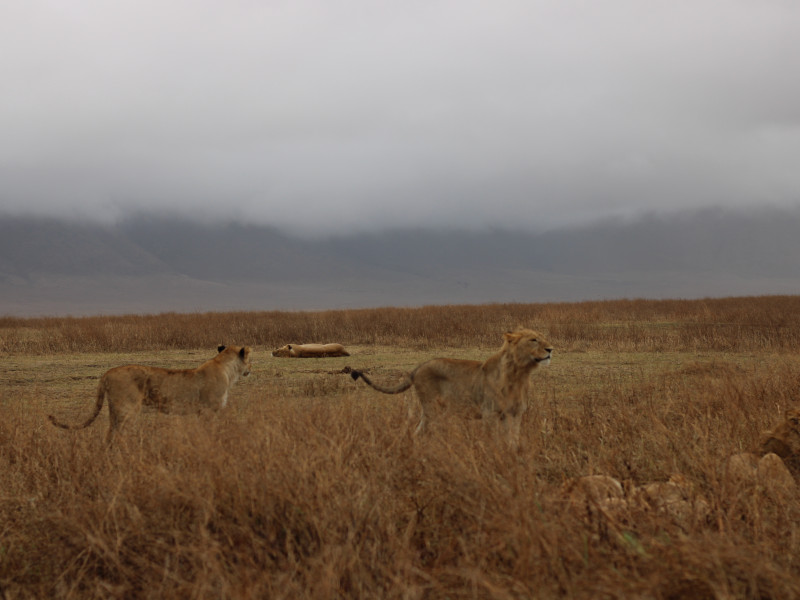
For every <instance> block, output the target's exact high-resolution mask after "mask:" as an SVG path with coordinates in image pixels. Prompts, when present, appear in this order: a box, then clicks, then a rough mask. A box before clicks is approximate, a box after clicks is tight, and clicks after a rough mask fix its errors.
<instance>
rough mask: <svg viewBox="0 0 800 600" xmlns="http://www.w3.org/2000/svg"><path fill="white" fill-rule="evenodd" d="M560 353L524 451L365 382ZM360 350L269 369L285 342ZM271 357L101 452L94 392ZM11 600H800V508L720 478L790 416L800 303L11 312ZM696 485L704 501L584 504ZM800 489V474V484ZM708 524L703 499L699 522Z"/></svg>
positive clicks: (4, 513) (5, 500) (5, 347)
mask: <svg viewBox="0 0 800 600" xmlns="http://www.w3.org/2000/svg"><path fill="white" fill-rule="evenodd" d="M517 326H525V327H529V328H532V329H535V330H537V331H540V332H542V333H543V334H544V335H545V336H546V337H547V338H548V340H549V341H550V343H551V344H552V346H553V347H554V353H553V360H552V362H551V365H550V366H549V367H547V368H540V369H538V370H536V371H534V373H533V375H532V380H531V382H532V389H531V395H530V399H529V402H530V409H529V410H528V412H527V413H526V415H525V418H524V420H523V431H522V439H521V445H520V447H519V449H513V448H511V447H509V445H508V444H507V443H506V441H505V440H504V439H503V438H502V436H499V435H497V434H496V428H495V427H492V426H490V425H487V424H485V423H483V422H481V421H480V420H465V419H463V418H460V417H451V418H445V419H441V420H438V421H435V422H433V423H432V424H431V427H430V428H429V430H427V431H425V432H424V433H422V434H420V435H416V436H415V435H413V430H414V426H415V424H416V419H417V418H418V416H419V409H418V406H417V404H416V401H415V395H414V393H413V392H412V391H408V392H405V393H403V394H399V395H396V396H389V395H384V394H380V393H378V392H376V391H374V390H372V389H370V388H368V387H367V386H366V385H364V384H363V382H361V381H359V382H354V381H353V380H352V379H351V378H350V377H349V376H348V375H347V374H346V373H344V372H343V370H344V367H345V366H351V367H353V368H356V369H363V370H365V371H366V372H368V373H369V374H370V376H371V378H372V379H373V380H376V381H383V382H394V381H397V380H398V378H399V376H400V374H401V373H402V372H403V371H406V370H409V369H411V368H413V367H414V366H415V365H416V364H418V363H419V362H422V361H424V360H427V359H429V358H434V357H437V356H449V357H454V358H474V359H485V358H488V357H489V356H490V355H491V354H493V353H495V352H497V351H498V350H499V349H500V346H501V345H502V342H503V337H502V334H503V332H505V331H509V330H513V329H515V328H516V327H517ZM312 342H314V343H325V342H340V343H342V344H344V345H345V346H346V348H347V349H348V350H349V352H350V354H351V356H349V357H336V358H323V359H292V358H275V357H273V356H272V355H271V350H273V349H274V348H277V347H279V346H282V345H284V344H286V343H312ZM218 344H230V345H248V346H251V347H252V348H253V354H252V373H251V375H250V376H249V377H247V378H244V379H242V380H240V381H239V383H237V384H236V385H235V386H234V387H233V388H232V389H231V392H230V395H229V403H228V406H227V408H225V409H224V410H223V411H221V412H218V413H215V414H210V415H209V414H201V415H188V416H177V415H163V414H157V413H152V412H149V411H148V410H147V409H145V410H144V411H143V412H142V414H141V415H140V417H139V418H138V419H137V420H136V421H135V422H134V423H131V424H129V426H127V427H126V428H125V429H124V430H123V432H122V434H121V435H120V436H118V438H117V439H115V441H114V443H113V444H112V445H111V446H110V447H106V446H105V445H104V443H103V441H104V435H105V430H106V428H107V425H108V416H107V415H108V412H107V408H104V411H103V413H101V416H100V417H99V418H98V419H97V421H96V422H95V423H94V424H93V425H92V426H90V427H89V428H87V429H83V430H78V431H64V430H61V429H57V428H55V427H53V426H52V425H51V424H50V423H49V421H48V419H47V415H48V414H55V415H57V416H58V418H59V419H61V420H64V421H68V422H72V423H80V422H83V421H84V420H85V419H86V418H87V417H88V416H89V414H90V413H91V410H92V407H93V406H94V399H95V390H96V387H97V383H98V380H99V378H100V376H101V375H102V374H103V373H104V372H105V371H106V370H107V369H109V368H111V367H114V366H118V365H123V364H146V365H153V366H162V367H170V368H189V367H195V366H197V365H199V364H200V363H201V362H203V361H205V360H206V359H208V358H211V357H213V356H214V354H215V353H216V347H217V345H218ZM0 360H1V361H2V368H1V369H0V598H2V599H3V600H10V599H15V598H50V597H57V598H116V597H119V598H123V597H124V598H404V599H405V598H408V599H416V598H498V599H504V598H653V599H662V598H709V599H710V598H718V599H728V598H798V597H800V499H798V496H797V495H796V494H788V495H786V494H784V495H775V494H771V493H769V492H768V490H765V489H764V488H763V487H762V486H759V485H750V486H748V485H742V486H731V485H729V484H728V482H726V479H725V476H724V465H725V462H726V460H727V458H728V457H729V456H731V455H732V454H735V453H738V452H743V451H748V450H752V449H753V448H754V447H755V446H756V445H757V443H758V438H759V434H760V432H761V431H763V430H766V429H769V428H771V427H773V426H775V425H776V424H777V423H779V422H780V421H781V420H782V419H783V416H784V412H785V411H786V410H787V409H791V408H796V407H798V406H799V405H800V402H798V401H800V296H765V297H748V298H724V299H705V300H674V301H649V300H618V301H605V302H583V303H570V304H556V303H552V304H493V305H481V306H438V307H423V308H414V309H412V308H383V309H370V310H346V311H326V312H257V313H208V314H162V315H154V316H120V317H86V318H36V319H20V318H0ZM675 474H680V478H681V481H682V482H683V484H684V488H683V489H685V490H687V491H686V494H687V498H693V499H694V501H697V502H698V503H699V502H700V500H698V499H702V506H703V510H688V511H683V512H682V513H681V514H677V513H676V512H674V511H670V510H663V507H661V509H660V508H659V507H658V506H656V505H652V506H651V505H647V504H646V503H634V502H630V503H625V502H621V503H619V504H618V505H617V506H616V507H615V509H614V510H613V511H611V510H607V509H606V508H604V507H603V506H600V505H599V504H598V503H597V502H595V501H593V499H592V498H590V497H586V498H579V499H578V500H576V499H575V497H574V495H571V493H570V490H574V489H575V483H576V481H580V480H581V478H583V477H586V476H589V475H607V476H610V477H613V478H614V479H616V480H618V481H620V482H621V483H622V485H623V486H624V489H625V490H634V489H636V488H637V487H642V486H645V485H648V484H650V483H654V482H666V481H668V480H669V479H670V477H673V476H675ZM795 475H797V474H795ZM688 506H690V508H691V506H694V505H688Z"/></svg>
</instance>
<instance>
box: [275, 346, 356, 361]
mask: <svg viewBox="0 0 800 600" xmlns="http://www.w3.org/2000/svg"><path fill="white" fill-rule="evenodd" d="M272 356H277V357H280V358H326V357H329V356H350V353H349V352H347V350H345V349H344V346H342V345H341V344H286V345H285V346H283V347H282V348H278V349H277V350H273V351H272Z"/></svg>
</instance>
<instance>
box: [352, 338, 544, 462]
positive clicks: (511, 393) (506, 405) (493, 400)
mask: <svg viewBox="0 0 800 600" xmlns="http://www.w3.org/2000/svg"><path fill="white" fill-rule="evenodd" d="M503 339H504V342H503V346H502V348H500V351H499V352H498V353H497V354H495V355H493V356H491V357H489V358H488V359H486V360H485V361H484V362H481V361H479V360H463V359H456V358H435V359H433V360H429V361H428V362H425V363H422V364H421V365H419V366H418V367H417V368H416V369H414V370H413V371H411V373H407V374H405V375H404V377H403V380H402V381H401V382H400V383H399V384H397V385H395V386H394V387H385V386H382V385H378V384H376V383H373V382H372V381H371V380H370V379H369V377H367V376H366V375H365V374H364V373H363V372H361V371H356V370H353V369H350V368H349V367H345V372H349V373H350V376H351V377H352V378H353V379H354V380H356V381H357V380H358V378H359V377H360V378H361V379H363V380H364V381H365V382H366V383H367V384H368V385H370V386H371V387H373V388H375V389H376V390H378V391H379V392H383V393H384V394H399V393H400V392H404V391H405V390H407V389H408V388H410V387H411V386H412V385H413V386H414V389H415V390H416V391H417V396H419V400H420V403H421V404H422V416H421V418H420V422H419V425H418V426H417V429H416V432H420V431H422V430H424V429H425V424H426V417H427V416H428V415H429V413H432V412H434V411H436V412H446V411H449V410H458V411H460V412H466V413H468V414H469V413H472V414H473V415H474V416H476V417H483V418H488V417H497V418H498V419H499V420H500V421H501V422H502V423H503V426H504V428H505V430H506V437H507V438H508V440H509V442H510V443H511V445H512V446H514V447H515V448H516V447H518V446H519V434H520V424H521V421H522V415H523V413H524V412H525V411H526V410H527V408H528V390H529V388H530V377H529V375H530V373H531V371H533V370H534V369H536V368H537V367H539V366H546V365H548V364H550V357H551V355H552V353H553V348H552V347H551V346H550V343H549V342H547V340H545V339H544V336H543V335H542V334H541V333H537V332H535V331H532V330H530V329H521V328H520V329H517V330H516V331H514V332H508V333H505V334H503Z"/></svg>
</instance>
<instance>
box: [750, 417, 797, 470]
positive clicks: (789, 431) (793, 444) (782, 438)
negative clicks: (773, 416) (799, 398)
mask: <svg viewBox="0 0 800 600" xmlns="http://www.w3.org/2000/svg"><path fill="white" fill-rule="evenodd" d="M769 452H773V453H774V454H777V455H778V456H780V457H781V458H783V459H787V458H790V457H791V458H794V459H796V460H800V409H796V408H790V409H789V410H787V411H786V413H785V415H784V420H783V422H781V423H780V424H779V425H778V426H777V427H775V429H773V430H771V431H767V432H765V433H763V434H762V436H761V443H760V444H759V454H762V455H763V454H767V453H769Z"/></svg>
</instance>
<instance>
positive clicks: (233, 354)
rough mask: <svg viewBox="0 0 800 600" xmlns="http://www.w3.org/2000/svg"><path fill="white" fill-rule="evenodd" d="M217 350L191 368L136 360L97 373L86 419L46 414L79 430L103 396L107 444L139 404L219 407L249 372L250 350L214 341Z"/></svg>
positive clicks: (186, 409)
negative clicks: (66, 419)
mask: <svg viewBox="0 0 800 600" xmlns="http://www.w3.org/2000/svg"><path fill="white" fill-rule="evenodd" d="M217 350H218V352H219V354H217V355H216V356H215V357H214V358H212V359H211V360H207V361H206V362H204V363H203V364H202V365H200V366H199V367H197V368H196V369H162V368H160V367H145V366H141V365H127V366H124V367H114V368H113V369H109V370H108V371H106V372H105V374H104V375H103V376H102V377H101V378H100V384H99V385H98V386H97V402H96V403H95V406H94V413H93V414H92V416H91V417H89V419H88V420H87V421H86V422H85V423H83V424H82V425H68V424H65V423H59V422H58V421H57V420H56V418H55V417H54V416H53V415H49V418H50V421H51V422H52V423H53V425H55V426H56V427H61V428H63V429H83V428H84V427H88V426H89V425H91V424H92V423H94V420H95V419H96V418H97V415H99V414H100V410H101V409H102V408H103V402H104V401H106V400H107V401H108V415H109V426H108V433H107V434H106V443H110V442H111V439H112V437H113V435H114V431H115V430H118V429H120V428H121V427H122V425H123V424H124V423H125V421H127V420H128V419H129V418H130V417H132V416H133V415H134V414H136V413H137V412H138V411H139V410H140V409H141V407H142V405H144V406H150V407H153V408H156V409H157V410H159V411H161V412H164V413H168V412H183V413H186V412H193V411H200V410H203V409H211V410H218V409H220V408H223V407H224V406H225V405H226V404H227V402H228V390H230V388H231V387H233V384H235V383H236V382H237V381H238V380H239V377H246V376H247V375H249V374H250V352H251V349H250V348H249V347H247V346H231V347H229V348H226V347H225V346H219V347H218V348H217Z"/></svg>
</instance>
